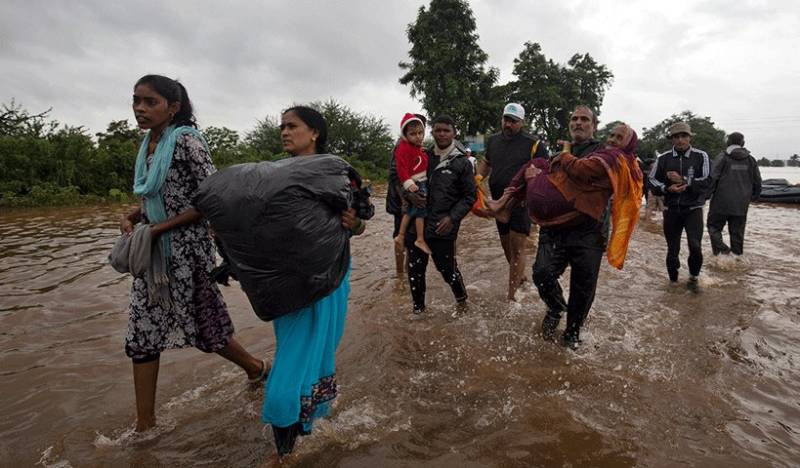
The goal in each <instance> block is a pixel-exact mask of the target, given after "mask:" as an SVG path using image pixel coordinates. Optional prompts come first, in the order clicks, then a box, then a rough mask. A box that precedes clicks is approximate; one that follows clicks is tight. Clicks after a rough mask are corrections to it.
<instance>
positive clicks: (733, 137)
mask: <svg viewBox="0 0 800 468" xmlns="http://www.w3.org/2000/svg"><path fill="white" fill-rule="evenodd" d="M730 145H739V146H744V135H742V134H741V133H739V132H733V133H731V134H730V135H728V146H730Z"/></svg>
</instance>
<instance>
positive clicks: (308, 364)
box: [261, 266, 351, 435]
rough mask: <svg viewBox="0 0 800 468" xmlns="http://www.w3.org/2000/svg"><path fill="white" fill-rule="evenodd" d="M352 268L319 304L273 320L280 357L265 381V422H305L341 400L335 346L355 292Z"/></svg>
mask: <svg viewBox="0 0 800 468" xmlns="http://www.w3.org/2000/svg"><path fill="white" fill-rule="evenodd" d="M350 271H351V267H349V266H348V268H347V273H345V275H344V278H343V279H342V282H341V283H340V284H339V286H338V287H337V288H336V289H335V290H334V291H333V292H331V293H330V294H329V295H327V296H325V297H323V298H322V299H320V300H319V301H317V302H315V303H314V304H312V305H310V306H308V307H304V308H302V309H300V310H298V311H296V312H293V313H291V314H287V315H284V316H282V317H279V318H277V319H275V320H273V321H272V324H273V327H274V330H275V359H274V360H273V363H272V369H271V370H270V372H269V377H268V378H267V382H266V389H265V392H264V407H263V411H262V414H261V420H262V421H263V422H265V423H267V424H272V426H273V427H278V428H286V427H290V426H295V425H297V424H300V425H302V431H301V432H300V433H301V434H304V435H305V434H309V433H310V432H311V427H312V425H313V422H314V420H315V419H317V418H320V417H325V416H327V414H328V412H329V411H330V402H331V400H333V399H334V398H336V379H335V375H336V363H335V355H336V348H337V346H338V345H339V340H340V339H341V338H342V333H343V332H344V323H345V318H346V315H347V300H348V297H349V295H350Z"/></svg>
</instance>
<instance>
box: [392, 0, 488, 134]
mask: <svg viewBox="0 0 800 468" xmlns="http://www.w3.org/2000/svg"><path fill="white" fill-rule="evenodd" d="M475 29H476V24H475V17H474V16H473V14H472V9H471V8H470V7H469V4H468V3H467V1H466V0H431V3H430V5H429V7H428V8H427V9H426V8H425V7H424V6H422V7H420V9H419V11H418V13H417V19H416V21H415V22H414V23H411V24H409V25H408V29H407V30H406V33H407V35H408V40H409V42H410V43H411V50H409V52H408V55H409V58H410V61H409V62H400V64H399V66H400V68H401V69H403V70H405V71H406V73H405V74H404V75H403V76H402V77H400V83H401V84H404V85H410V86H411V91H410V92H411V97H414V98H418V99H420V101H421V103H422V107H423V108H424V109H425V112H426V113H427V114H428V115H429V116H430V117H435V116H437V115H440V114H449V115H450V116H452V117H453V118H454V119H455V120H456V122H457V123H458V125H459V130H460V131H461V132H462V133H465V134H467V135H475V134H476V133H479V132H483V131H485V130H486V129H487V128H489V127H490V126H491V125H492V124H493V123H494V120H496V119H497V108H498V103H497V102H494V101H493V100H492V99H487V98H491V97H495V96H496V94H495V93H493V87H494V84H495V83H496V82H497V77H498V71H497V69H496V68H492V67H488V68H487V65H486V61H487V59H488V56H487V55H486V53H485V52H484V51H483V50H482V49H481V48H480V46H479V45H478V34H477V33H476V32H475Z"/></svg>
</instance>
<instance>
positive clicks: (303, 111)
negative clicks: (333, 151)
mask: <svg viewBox="0 0 800 468" xmlns="http://www.w3.org/2000/svg"><path fill="white" fill-rule="evenodd" d="M288 112H294V113H295V115H297V117H298V118H299V119H300V120H302V121H303V123H304V124H306V125H308V128H310V129H311V130H316V131H317V141H315V142H314V147H315V148H316V153H317V154H323V153H325V152H326V151H327V147H326V145H327V144H328V124H327V122H325V118H324V117H323V116H322V114H320V113H319V111H317V110H316V109H313V108H311V107H308V106H293V107H290V108H288V109H286V110H285V111H283V112H281V115H284V114H286V113H288Z"/></svg>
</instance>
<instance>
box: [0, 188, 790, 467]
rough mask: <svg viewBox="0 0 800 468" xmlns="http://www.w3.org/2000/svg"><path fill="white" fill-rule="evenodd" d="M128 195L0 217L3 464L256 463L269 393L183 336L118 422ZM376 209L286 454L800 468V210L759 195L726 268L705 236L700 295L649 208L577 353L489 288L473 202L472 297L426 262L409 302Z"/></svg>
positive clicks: (245, 313) (257, 339)
mask: <svg viewBox="0 0 800 468" xmlns="http://www.w3.org/2000/svg"><path fill="white" fill-rule="evenodd" d="M764 176H765V178H767V177H770V176H769V175H767V174H764ZM376 205H378V206H382V201H381V200H377V201H376ZM122 210H123V208H122V207H85V208H74V209H57V210H56V209H42V210H28V211H18V212H11V213H2V214H0V233H2V234H0V395H2V398H0V415H2V416H0V466H8V467H22V466H34V465H36V466H46V467H68V466H73V467H83V466H89V467H105V466H108V467H118V466H126V467H128V466H130V467H138V466H141V467H145V466H146V467H150V466H165V467H175V466H178V467H190V466H192V467H195V466H209V467H211V466H214V467H218V466H232V467H234V466H236V467H238V466H256V465H258V464H259V463H260V462H262V461H263V460H264V459H265V458H266V457H267V456H268V455H270V454H272V453H274V446H273V443H272V436H271V433H270V431H269V430H265V429H264V428H263V426H262V424H261V423H260V420H259V414H260V408H261V397H262V391H261V390H251V389H249V388H248V387H247V385H246V383H245V378H244V376H243V374H241V373H240V372H239V371H238V370H237V369H235V368H234V367H233V365H232V364H229V363H228V362H227V361H224V360H223V359H221V358H220V357H218V356H216V355H206V354H203V353H201V352H199V351H197V350H194V349H185V350H174V351H168V352H166V353H165V354H164V355H163V356H162V359H161V362H162V368H161V372H160V375H159V379H160V381H159V389H158V401H157V405H158V406H157V408H158V409H157V414H158V415H159V417H160V422H159V426H158V428H157V429H156V430H155V431H153V432H152V433H150V434H146V435H142V436H137V435H134V434H133V433H132V423H133V419H134V395H133V385H132V375H131V364H130V361H129V360H128V359H127V358H126V357H125V354H124V352H123V348H122V343H123V337H124V331H125V324H126V320H127V316H126V314H127V312H126V308H127V300H128V292H129V288H130V283H131V281H130V278H129V277H128V276H125V275H120V274H118V273H116V272H115V271H113V270H112V269H111V267H110V266H108V265H107V264H106V260H105V258H106V255H107V254H108V251H109V249H110V248H111V245H112V244H113V242H114V240H115V238H116V236H117V233H118V230H117V224H116V220H117V217H118V214H119V213H120V212H121V211H122ZM379 211H381V213H379V214H378V215H377V216H376V219H375V220H373V221H372V222H371V223H370V225H369V227H368V232H367V233H366V234H365V235H363V236H361V237H358V238H356V239H354V241H353V274H352V294H351V301H350V310H349V317H348V323H347V328H346V331H345V336H344V338H343V340H342V345H341V347H340V349H339V356H338V372H339V383H340V397H339V398H338V400H337V402H336V405H335V408H334V411H333V415H332V417H331V419H329V420H327V421H324V422H322V423H321V424H319V425H317V426H316V427H315V431H314V433H313V434H312V435H311V436H310V437H307V438H304V439H301V440H300V442H299V444H298V459H297V461H296V462H295V465H294V466H324V467H328V466H342V467H376V466H381V467H412V466H413V467H418V466H423V467H449V466H453V467H458V468H468V467H483V466H489V467H528V466H575V467H577V466H599V467H625V466H641V467H672V466H698V467H712V466H725V467H745V466H759V467H760V466H778V467H791V466H797V465H798V464H799V463H800V371H799V370H798V365H799V364H800V362H798V361H799V360H800V340H798V337H799V336H800V315H799V314H800V289H799V288H798V282H799V281H798V280H800V273H799V271H800V243H798V239H800V209H798V207H794V206H777V205H754V206H753V207H752V208H751V211H750V216H749V220H748V226H747V235H746V240H745V256H744V259H742V260H740V261H720V259H713V258H712V255H711V252H710V246H709V243H708V238H707V236H706V237H705V238H704V254H705V255H706V264H705V266H704V267H703V274H702V275H701V292H700V293H699V294H693V293H690V292H689V291H688V290H687V289H686V288H685V286H684V285H683V283H681V285H679V286H673V287H671V286H669V284H668V280H667V277H666V270H665V267H664V256H665V252H666V244H665V242H664V240H663V237H662V235H661V227H660V219H659V220H655V218H654V220H653V221H650V222H643V223H642V224H641V225H640V226H639V228H638V229H637V231H636V233H635V234H634V238H633V240H632V245H631V252H630V253H629V258H628V260H627V262H626V265H625V270H624V271H616V270H614V269H612V268H610V267H609V266H608V265H607V264H604V265H603V267H602V270H601V274H600V283H599V286H598V291H597V299H596V300H595V303H594V307H593V309H592V311H591V312H590V315H589V318H588V321H587V324H586V329H585V333H584V334H583V338H584V344H583V346H582V348H581V349H580V350H579V351H577V352H571V351H567V350H565V349H564V348H562V347H560V346H558V345H555V344H553V343H549V342H544V341H543V340H542V338H541V337H540V336H539V335H538V333H537V330H538V328H539V324H540V322H541V319H542V317H543V314H544V311H545V309H544V306H543V304H542V303H541V301H540V300H539V298H538V296H537V295H536V293H535V291H534V290H532V289H524V290H523V291H522V293H521V297H520V301H519V302H518V303H509V302H507V301H506V300H505V299H504V297H505V291H504V288H505V284H506V275H507V266H506V264H505V259H504V257H503V255H502V251H501V249H500V245H499V242H498V240H497V234H496V231H495V227H494V223H492V222H487V221H485V220H482V219H477V218H474V217H470V218H468V219H467V220H466V221H465V223H464V227H463V231H462V235H461V237H460V238H459V245H458V252H459V262H460V265H461V268H462V272H463V274H464V278H465V281H466V283H467V284H468V290H469V293H470V300H469V308H468V310H467V311H466V312H464V313H461V314H457V313H456V310H455V308H454V307H453V304H452V297H451V295H450V292H449V289H448V288H447V287H446V286H445V284H444V283H443V282H442V280H441V278H440V277H439V275H438V273H437V272H436V271H435V270H434V269H433V268H432V266H431V268H430V269H429V275H428V288H429V298H428V300H429V307H428V313H427V314H426V315H424V316H420V317H417V316H412V314H411V305H410V294H409V291H408V286H407V285H406V282H405V280H404V279H397V278H396V277H395V273H394V266H393V261H394V259H393V254H392V250H391V240H390V239H389V235H390V232H391V219H390V218H389V217H388V216H387V215H386V214H384V213H382V210H379ZM535 240H536V236H535V235H533V236H532V238H531V242H530V245H529V256H528V263H529V264H530V263H531V262H532V260H533V253H534V252H535ZM682 249H683V252H682V258H683V261H684V265H685V256H686V246H685V244H684V245H683V247H682ZM722 260H730V259H722ZM682 274H683V275H684V276H683V279H685V278H686V276H685V275H686V274H687V273H686V270H685V267H684V269H683V270H682ZM223 293H224V295H225V299H226V301H227V303H228V305H229V308H230V311H231V315H232V318H233V320H234V323H235V325H236V327H237V337H238V338H239V340H240V342H241V343H242V344H243V345H244V346H245V347H246V348H247V349H248V350H249V351H251V352H252V353H254V354H256V355H259V356H270V355H271V353H272V352H273V350H274V340H273V336H272V327H271V325H269V324H267V323H264V322H261V321H260V320H258V319H257V318H256V317H255V315H254V314H253V313H252V311H251V309H250V307H249V305H248V303H247V300H246V298H245V296H244V294H243V293H242V292H241V290H239V288H238V285H236V284H233V285H232V286H231V287H227V288H223ZM562 327H563V323H562Z"/></svg>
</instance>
